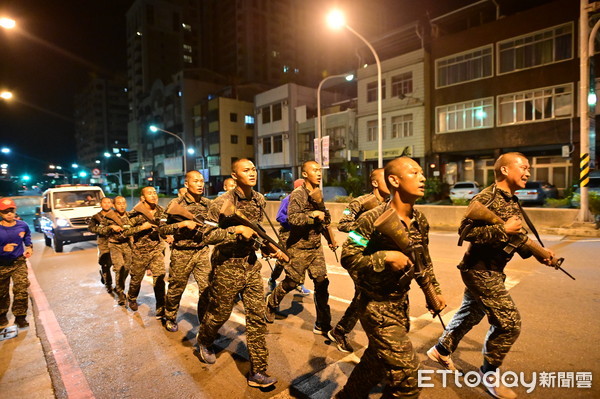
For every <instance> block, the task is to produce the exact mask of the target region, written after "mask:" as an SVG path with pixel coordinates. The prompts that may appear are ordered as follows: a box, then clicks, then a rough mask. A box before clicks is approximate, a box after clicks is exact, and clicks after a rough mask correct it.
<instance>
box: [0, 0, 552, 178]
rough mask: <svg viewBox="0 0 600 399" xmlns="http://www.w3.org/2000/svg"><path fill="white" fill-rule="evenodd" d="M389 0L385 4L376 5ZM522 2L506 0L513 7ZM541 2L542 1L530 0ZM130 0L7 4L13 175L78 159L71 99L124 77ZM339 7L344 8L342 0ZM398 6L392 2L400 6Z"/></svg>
mask: <svg viewBox="0 0 600 399" xmlns="http://www.w3.org/2000/svg"><path fill="white" fill-rule="evenodd" d="M378 1H388V0H378ZM392 1H397V2H398V3H403V5H404V6H405V7H403V8H404V9H405V10H406V13H402V15H399V16H398V18H399V21H400V20H402V22H408V21H410V20H412V19H414V18H416V17H418V15H419V14H420V13H422V12H424V10H425V9H427V10H429V15H430V16H431V17H434V16H436V15H439V14H441V13H444V12H448V11H449V10H451V9H452V8H453V7H460V6H463V5H465V4H468V3H474V2H476V0H392ZM515 1H518V0H501V1H500V3H505V4H506V3H512V2H515ZM531 1H534V2H537V3H539V2H541V1H540V0H531ZM132 3H133V0H3V1H2V2H0V16H8V17H11V18H13V19H15V20H16V21H17V24H18V27H19V28H18V29H19V30H18V31H16V30H15V29H13V30H9V31H7V30H4V29H1V28H0V90H7V89H8V90H11V91H12V92H13V93H14V94H15V100H13V101H11V102H10V103H7V102H4V101H1V100H0V146H2V147H4V146H6V147H10V148H11V149H12V154H11V155H10V156H5V155H3V154H0V162H2V163H5V162H6V163H8V164H9V165H10V168H11V172H12V174H13V175H14V174H24V173H35V172H40V171H43V170H46V168H47V165H48V164H50V163H57V164H61V165H67V166H68V165H70V164H71V163H73V162H75V161H76V154H75V141H74V124H73V121H72V119H71V118H72V116H73V102H74V95H75V93H76V92H77V91H79V90H80V89H81V87H83V86H84V85H85V83H86V82H87V79H88V77H89V76H90V74H97V75H98V76H101V77H107V76H111V75H114V74H115V73H116V72H120V73H121V74H124V73H125V72H126V38H125V26H126V19H125V14H126V12H127V10H128V9H129V7H130V6H131V4H132ZM336 3H343V0H338V1H336ZM398 3H395V5H396V6H398Z"/></svg>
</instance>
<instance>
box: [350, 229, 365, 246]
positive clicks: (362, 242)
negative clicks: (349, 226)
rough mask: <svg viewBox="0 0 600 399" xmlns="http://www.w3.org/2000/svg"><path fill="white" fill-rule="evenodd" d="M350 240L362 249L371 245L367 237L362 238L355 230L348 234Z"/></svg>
mask: <svg viewBox="0 0 600 399" xmlns="http://www.w3.org/2000/svg"><path fill="white" fill-rule="evenodd" d="M348 238H350V239H351V240H352V242H353V243H355V244H356V245H360V246H361V247H366V246H367V244H368V243H369V240H367V239H366V238H365V237H363V236H361V235H360V234H358V233H357V232H356V231H354V230H352V231H351V232H350V233H349V234H348Z"/></svg>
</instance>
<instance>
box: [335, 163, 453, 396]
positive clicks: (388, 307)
mask: <svg viewBox="0 0 600 399" xmlns="http://www.w3.org/2000/svg"><path fill="white" fill-rule="evenodd" d="M385 180H386V184H387V186H388V188H389V190H390V201H389V202H388V203H386V204H382V205H380V206H378V207H376V208H374V209H372V210H370V211H367V212H365V213H364V214H363V215H362V216H361V217H360V218H359V219H358V221H357V222H356V224H355V226H354V234H353V236H351V237H349V238H348V240H347V241H346V243H345V244H344V247H343V250H342V260H341V263H342V266H343V267H344V268H346V269H347V270H348V271H349V273H350V275H351V276H352V278H353V279H354V280H355V284H356V286H357V287H358V289H359V290H360V295H359V306H358V312H359V314H360V321H361V324H362V326H363V329H364V330H365V333H366V334H367V337H368V338H369V346H368V347H367V349H366V350H365V352H364V354H363V356H362V358H361V359H360V363H359V364H358V365H357V366H356V367H355V368H354V370H353V371H352V373H351V374H350V377H348V381H347V382H346V385H345V386H344V387H343V388H342V390H341V391H339V392H338V393H337V395H336V397H337V398H363V397H368V395H369V392H370V390H371V389H372V388H373V387H374V386H375V385H377V384H378V383H380V382H382V381H383V380H386V386H385V387H384V391H383V396H382V397H385V398H388V397H401V396H403V397H417V396H418V395H419V391H420V389H419V387H418V384H417V370H418V368H419V361H418V360H417V356H416V354H415V352H414V350H413V347H412V343H411V342H410V340H409V338H408V335H407V334H408V330H409V326H410V319H409V314H408V290H409V289H410V282H411V280H412V277H413V275H414V273H413V267H412V266H413V264H412V261H411V260H410V258H409V257H408V256H407V255H406V254H404V253H403V252H401V251H400V249H399V248H398V246H397V245H396V244H395V241H393V240H392V239H391V238H390V237H388V235H386V234H384V233H382V232H380V231H379V230H376V229H375V226H374V222H375V221H376V220H377V219H378V218H379V216H381V215H382V214H384V212H386V211H387V213H388V214H390V213H391V214H392V215H394V217H395V218H396V219H400V222H398V223H399V225H400V226H401V227H400V230H401V232H402V233H406V234H408V239H409V241H410V243H411V244H410V245H411V247H413V246H417V245H418V246H420V247H421V248H422V249H423V251H424V253H425V255H426V256H425V258H426V262H425V263H426V264H425V265H423V268H424V270H423V272H424V273H425V274H426V275H427V276H428V277H429V278H430V280H429V281H430V282H431V284H432V285H433V287H434V290H435V295H436V297H437V298H436V299H437V300H438V301H439V303H440V308H442V307H443V306H445V305H444V301H443V298H442V297H441V292H440V290H439V286H438V284H437V281H436V280H435V276H434V273H433V266H432V264H431V260H430V258H429V254H428V250H427V244H428V232H429V224H428V223H427V220H426V219H425V216H423V214H421V213H420V212H419V211H417V210H416V209H414V203H415V201H416V200H417V199H418V198H421V197H422V196H423V195H424V191H425V177H424V176H423V170H422V169H421V167H420V166H419V164H418V163H416V162H415V161H414V160H412V159H410V158H408V157H401V158H396V159H394V160H392V161H390V162H389V163H388V164H387V165H386V167H385ZM396 229H397V227H396Z"/></svg>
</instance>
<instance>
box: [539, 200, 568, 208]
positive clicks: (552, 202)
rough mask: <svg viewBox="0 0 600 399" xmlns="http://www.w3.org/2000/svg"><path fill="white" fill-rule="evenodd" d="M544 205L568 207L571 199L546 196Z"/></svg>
mask: <svg viewBox="0 0 600 399" xmlns="http://www.w3.org/2000/svg"><path fill="white" fill-rule="evenodd" d="M544 205H545V206H547V207H548V208H569V207H570V206H571V200H570V199H569V198H560V199H556V198H546V202H545V204H544Z"/></svg>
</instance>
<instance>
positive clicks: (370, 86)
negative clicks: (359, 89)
mask: <svg viewBox="0 0 600 399" xmlns="http://www.w3.org/2000/svg"><path fill="white" fill-rule="evenodd" d="M381 99H382V100H384V99H385V79H381ZM373 101H377V81H375V82H371V83H367V102H368V103H371V102H373Z"/></svg>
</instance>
